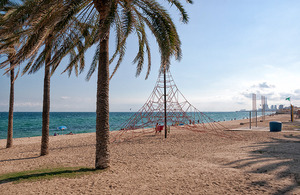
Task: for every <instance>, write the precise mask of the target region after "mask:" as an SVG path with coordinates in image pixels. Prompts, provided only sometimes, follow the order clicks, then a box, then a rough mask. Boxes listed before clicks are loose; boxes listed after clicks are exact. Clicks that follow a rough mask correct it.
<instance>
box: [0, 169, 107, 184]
mask: <svg viewBox="0 0 300 195" xmlns="http://www.w3.org/2000/svg"><path fill="white" fill-rule="evenodd" d="M101 171H103V170H97V169H93V168H87V167H57V168H45V169H38V170H30V171H22V172H14V173H7V174H3V175H0V184H3V183H8V182H14V183H19V182H32V181H37V180H43V179H46V180H47V179H53V178H59V177H66V178H74V177H78V176H82V175H86V174H92V173H99V172H101Z"/></svg>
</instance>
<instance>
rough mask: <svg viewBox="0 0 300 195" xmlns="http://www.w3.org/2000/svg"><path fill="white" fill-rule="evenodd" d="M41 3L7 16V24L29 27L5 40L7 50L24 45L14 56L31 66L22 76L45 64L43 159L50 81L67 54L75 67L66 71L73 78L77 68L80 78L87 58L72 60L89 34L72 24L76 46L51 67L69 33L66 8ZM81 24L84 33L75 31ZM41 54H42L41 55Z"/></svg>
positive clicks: (46, 145)
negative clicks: (17, 43) (15, 44)
mask: <svg viewBox="0 0 300 195" xmlns="http://www.w3.org/2000/svg"><path fill="white" fill-rule="evenodd" d="M40 3H41V1H38V0H28V1H26V2H25V3H24V4H23V5H22V6H20V7H19V8H18V9H17V10H15V11H14V12H12V13H10V15H9V16H7V18H8V19H7V20H6V24H7V23H9V24H18V25H17V26H21V27H24V26H26V29H25V30H24V31H23V32H21V33H19V34H17V35H15V36H10V38H8V39H6V42H8V43H7V44H6V45H5V46H6V47H9V46H10V45H11V43H12V41H13V40H16V39H20V40H22V41H23V42H22V46H21V47H20V49H19V51H18V53H17V54H16V55H14V60H16V61H18V62H19V63H20V62H22V61H24V60H25V59H29V62H28V63H27V65H26V66H25V68H24V70H23V74H25V73H26V72H28V73H29V74H31V73H34V72H36V71H37V70H39V69H40V68H41V67H42V65H43V63H44V64H45V72H44V92H43V114H42V140H41V155H42V156H43V155H47V154H48V153H49V121H50V120H49V119H50V117H49V116H50V77H51V75H52V74H53V73H54V71H55V69H56V68H57V66H58V65H59V63H60V61H61V60H62V59H63V58H64V57H65V56H66V55H67V54H68V53H71V54H73V55H71V58H72V60H71V61H72V63H71V64H72V65H73V66H71V67H68V68H67V70H69V75H70V74H71V72H72V68H73V67H74V66H75V69H76V75H77V74H78V66H76V65H77V63H80V71H82V70H83V67H84V59H83V57H84V55H82V54H81V55H78V56H79V57H77V58H76V59H74V57H73V56H74V54H76V51H75V47H76V49H77V51H80V50H81V49H82V45H83V44H82V42H81V39H83V38H84V35H83V34H84V33H85V36H88V34H87V33H86V32H87V28H86V27H85V26H84V25H82V24H80V23H78V22H76V21H72V23H73V25H72V28H73V29H72V32H73V38H74V40H73V41H74V42H75V43H76V44H73V46H72V47H69V48H68V50H67V51H66V52H64V53H62V54H61V53H59V55H56V61H55V63H52V65H50V62H51V55H52V54H53V53H55V52H56V49H57V47H58V45H60V43H61V41H62V40H63V38H64V34H63V32H64V31H67V30H68V28H66V27H67V26H66V25H62V24H61V23H63V22H65V20H63V17H62V15H63V14H64V10H65V7H61V9H56V8H55V6H57V5H60V4H51V3H50V4H40ZM43 5H44V6H43ZM32 6H36V7H32ZM33 8H35V9H33ZM24 15H25V17H24ZM26 16H27V17H26ZM59 16H61V17H59ZM64 16H65V17H67V18H68V17H69V16H68V15H64ZM68 19H69V18H68ZM79 24H80V27H81V29H79V30H77V31H76V28H77V29H78V27H77V25H79ZM70 26H71V25H70ZM70 26H69V27H70ZM14 28H15V26H11V28H9V29H8V30H6V31H3V33H4V34H5V33H7V32H10V31H12V30H13V29H14ZM75 35H76V36H75ZM43 45H44V48H43V49H42V51H40V48H42V46H43ZM38 52H40V54H39V55H38ZM4 66H5V62H4V63H2V67H4ZM51 67H52V70H51ZM12 68H13V67H10V69H11V70H12Z"/></svg>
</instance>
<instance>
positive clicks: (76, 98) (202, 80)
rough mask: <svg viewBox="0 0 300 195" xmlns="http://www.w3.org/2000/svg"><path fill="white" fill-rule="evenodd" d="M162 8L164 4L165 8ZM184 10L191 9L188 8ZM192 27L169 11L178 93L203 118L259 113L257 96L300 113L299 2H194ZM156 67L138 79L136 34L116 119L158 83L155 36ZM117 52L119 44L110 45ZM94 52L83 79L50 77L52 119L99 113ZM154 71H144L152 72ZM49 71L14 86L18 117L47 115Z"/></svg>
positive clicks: (2, 79) (117, 85) (113, 94)
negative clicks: (176, 40)
mask: <svg viewBox="0 0 300 195" xmlns="http://www.w3.org/2000/svg"><path fill="white" fill-rule="evenodd" d="M159 2H161V1H159ZM182 2H185V1H182ZM183 4H184V5H185V9H186V11H187V12H188V14H189V17H190V20H189V23H188V24H183V23H181V22H180V17H179V15H178V12H176V10H175V9H174V7H170V6H169V5H168V4H165V5H167V6H166V8H167V9H168V10H169V12H170V14H171V16H172V18H173V19H174V22H175V24H176V27H177V30H178V33H179V36H180V38H181V42H182V50H183V56H182V59H181V61H176V60H175V59H172V62H171V69H170V70H171V73H172V75H173V78H174V80H175V83H176V84H177V87H178V88H179V90H180V91H181V92H182V93H183V94H184V96H185V97H186V99H187V100H188V101H189V102H190V103H191V104H192V105H194V106H195V107H196V108H198V109H199V110H200V111H237V110H241V109H247V110H249V109H252V99H251V98H252V97H251V94H252V93H255V94H256V95H257V106H258V108H259V106H260V99H261V95H264V96H266V98H267V102H268V105H269V106H270V105H279V104H282V105H284V106H288V105H289V104H290V102H288V101H286V100H285V98H287V97H291V102H292V104H294V105H296V106H300V22H299V21H300V1H299V0H284V1H282V0H194V4H193V5H190V4H186V3H183ZM148 39H149V42H150V45H151V53H152V67H151V73H150V76H149V78H148V79H147V80H145V76H146V68H144V70H143V72H142V73H141V75H140V76H139V77H135V73H136V65H135V64H133V63H132V61H133V59H134V58H135V55H136V51H137V48H138V45H137V39H136V37H135V35H134V34H133V35H132V36H131V37H130V38H129V41H128V43H127V45H126V48H127V49H126V56H125V59H124V61H123V63H122V64H121V66H120V68H119V69H118V71H117V73H116V74H115V76H114V77H113V78H112V80H111V82H110V111H111V112H118V111H119V112H129V111H131V112H134V111H138V110H139V108H140V107H142V105H143V104H144V103H145V102H146V100H147V99H148V97H149V95H150V94H151V92H152V90H153V88H154V86H155V82H156V80H157V77H158V70H159V66H160V56H159V52H158V48H157V45H156V41H155V39H154V37H153V36H152V35H151V34H150V33H149V34H148ZM110 45H111V46H110V47H111V48H112V50H111V51H113V47H114V39H113V38H111V44H110ZM94 50H95V48H94V47H93V48H91V49H89V50H88V51H87V53H86V66H87V67H86V69H85V71H84V72H83V73H82V74H81V75H79V76H78V77H76V76H75V75H71V76H70V77H68V75H67V74H61V72H62V71H63V70H64V68H63V67H65V66H66V64H67V62H68V61H67V60H65V61H63V62H62V63H61V65H60V66H61V67H60V68H58V70H57V71H56V73H55V74H54V75H53V76H52V77H51V109H50V110H51V111H52V112H77V111H82V112H94V111H95V110H96V82H97V78H96V75H93V76H92V78H91V79H90V81H88V82H87V81H86V80H85V76H86V73H87V71H88V69H89V68H88V67H89V65H90V62H91V60H92V57H93V52H94ZM146 66H147V64H145V67H146ZM21 67H22V65H21ZM3 73H4V70H0V75H1V76H0V112H6V111H8V105H9V83H10V80H9V77H8V76H6V75H4V76H3ZM43 74H44V72H43V69H41V70H40V71H39V72H37V73H35V74H32V75H24V76H22V77H19V78H18V79H17V80H16V82H15V107H14V110H15V111H19V112H22V111H25V112H27V111H32V112H41V111H42V99H43Z"/></svg>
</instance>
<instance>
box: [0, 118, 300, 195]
mask: <svg viewBox="0 0 300 195" xmlns="http://www.w3.org/2000/svg"><path fill="white" fill-rule="evenodd" d="M289 119H290V117H289V115H275V116H267V117H266V120H265V121H264V122H258V126H259V128H256V127H255V128H254V130H247V128H248V127H249V123H247V122H248V120H239V121H226V122H221V123H222V124H223V125H225V126H226V127H228V128H229V129H237V130H230V131H222V132H220V131H218V133H216V132H207V131H206V132H200V131H199V132H198V131H190V130H188V129H189V128H188V127H186V126H185V127H172V128H171V133H170V134H169V136H168V138H167V139H164V136H163V133H161V134H156V135H155V134H154V133H152V134H147V135H143V136H139V137H136V138H134V139H129V140H125V141H122V142H115V143H111V144H110V159H111V162H110V165H111V166H110V168H109V169H107V170H104V171H101V172H94V173H90V174H85V175H81V176H78V177H74V178H64V177H62V178H59V177H57V178H53V179H47V180H45V179H42V180H38V181H26V180H24V181H21V182H17V183H16V182H10V181H3V180H0V194H300V130H295V129H300V121H299V119H297V121H296V122H294V123H290V122H288V121H289ZM269 121H282V122H283V131H282V132H269V131H268V128H266V127H268V124H269ZM240 123H246V124H245V125H240ZM252 126H255V123H253V124H252ZM125 136H126V135H125ZM40 139H41V138H40V137H30V138H19V139H15V140H14V146H13V148H11V149H6V148H5V144H6V140H0V175H2V174H6V173H11V172H20V171H27V170H35V169H43V168H54V167H88V168H93V167H94V160H95V133H88V134H77V135H59V136H51V137H50V154H49V155H48V156H43V157H40V156H39V154H40Z"/></svg>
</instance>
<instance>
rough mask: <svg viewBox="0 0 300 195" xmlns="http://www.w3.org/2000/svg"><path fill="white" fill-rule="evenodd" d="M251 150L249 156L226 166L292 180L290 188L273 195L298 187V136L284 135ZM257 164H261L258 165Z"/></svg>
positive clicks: (299, 160)
mask: <svg viewBox="0 0 300 195" xmlns="http://www.w3.org/2000/svg"><path fill="white" fill-rule="evenodd" d="M250 147H253V148H257V147H259V148H260V149H256V150H253V151H252V152H251V156H250V157H249V158H246V159H241V160H237V161H233V162H230V163H228V164H226V165H229V166H233V167H234V168H246V169H248V170H249V168H250V170H249V172H250V173H271V174H274V175H275V176H276V179H278V180H280V179H284V178H293V180H294V182H293V184H292V185H290V186H286V187H285V188H283V189H280V190H278V191H277V192H276V193H275V194H276V195H277V194H285V193H288V192H291V191H293V190H294V189H295V188H297V187H300V135H297V136H295V135H293V134H290V135H285V136H284V138H282V139H277V138H272V141H270V142H263V143H259V144H257V145H254V146H250ZM258 163H261V165H259V164H258ZM252 185H261V186H264V185H267V181H258V182H253V183H252Z"/></svg>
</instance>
